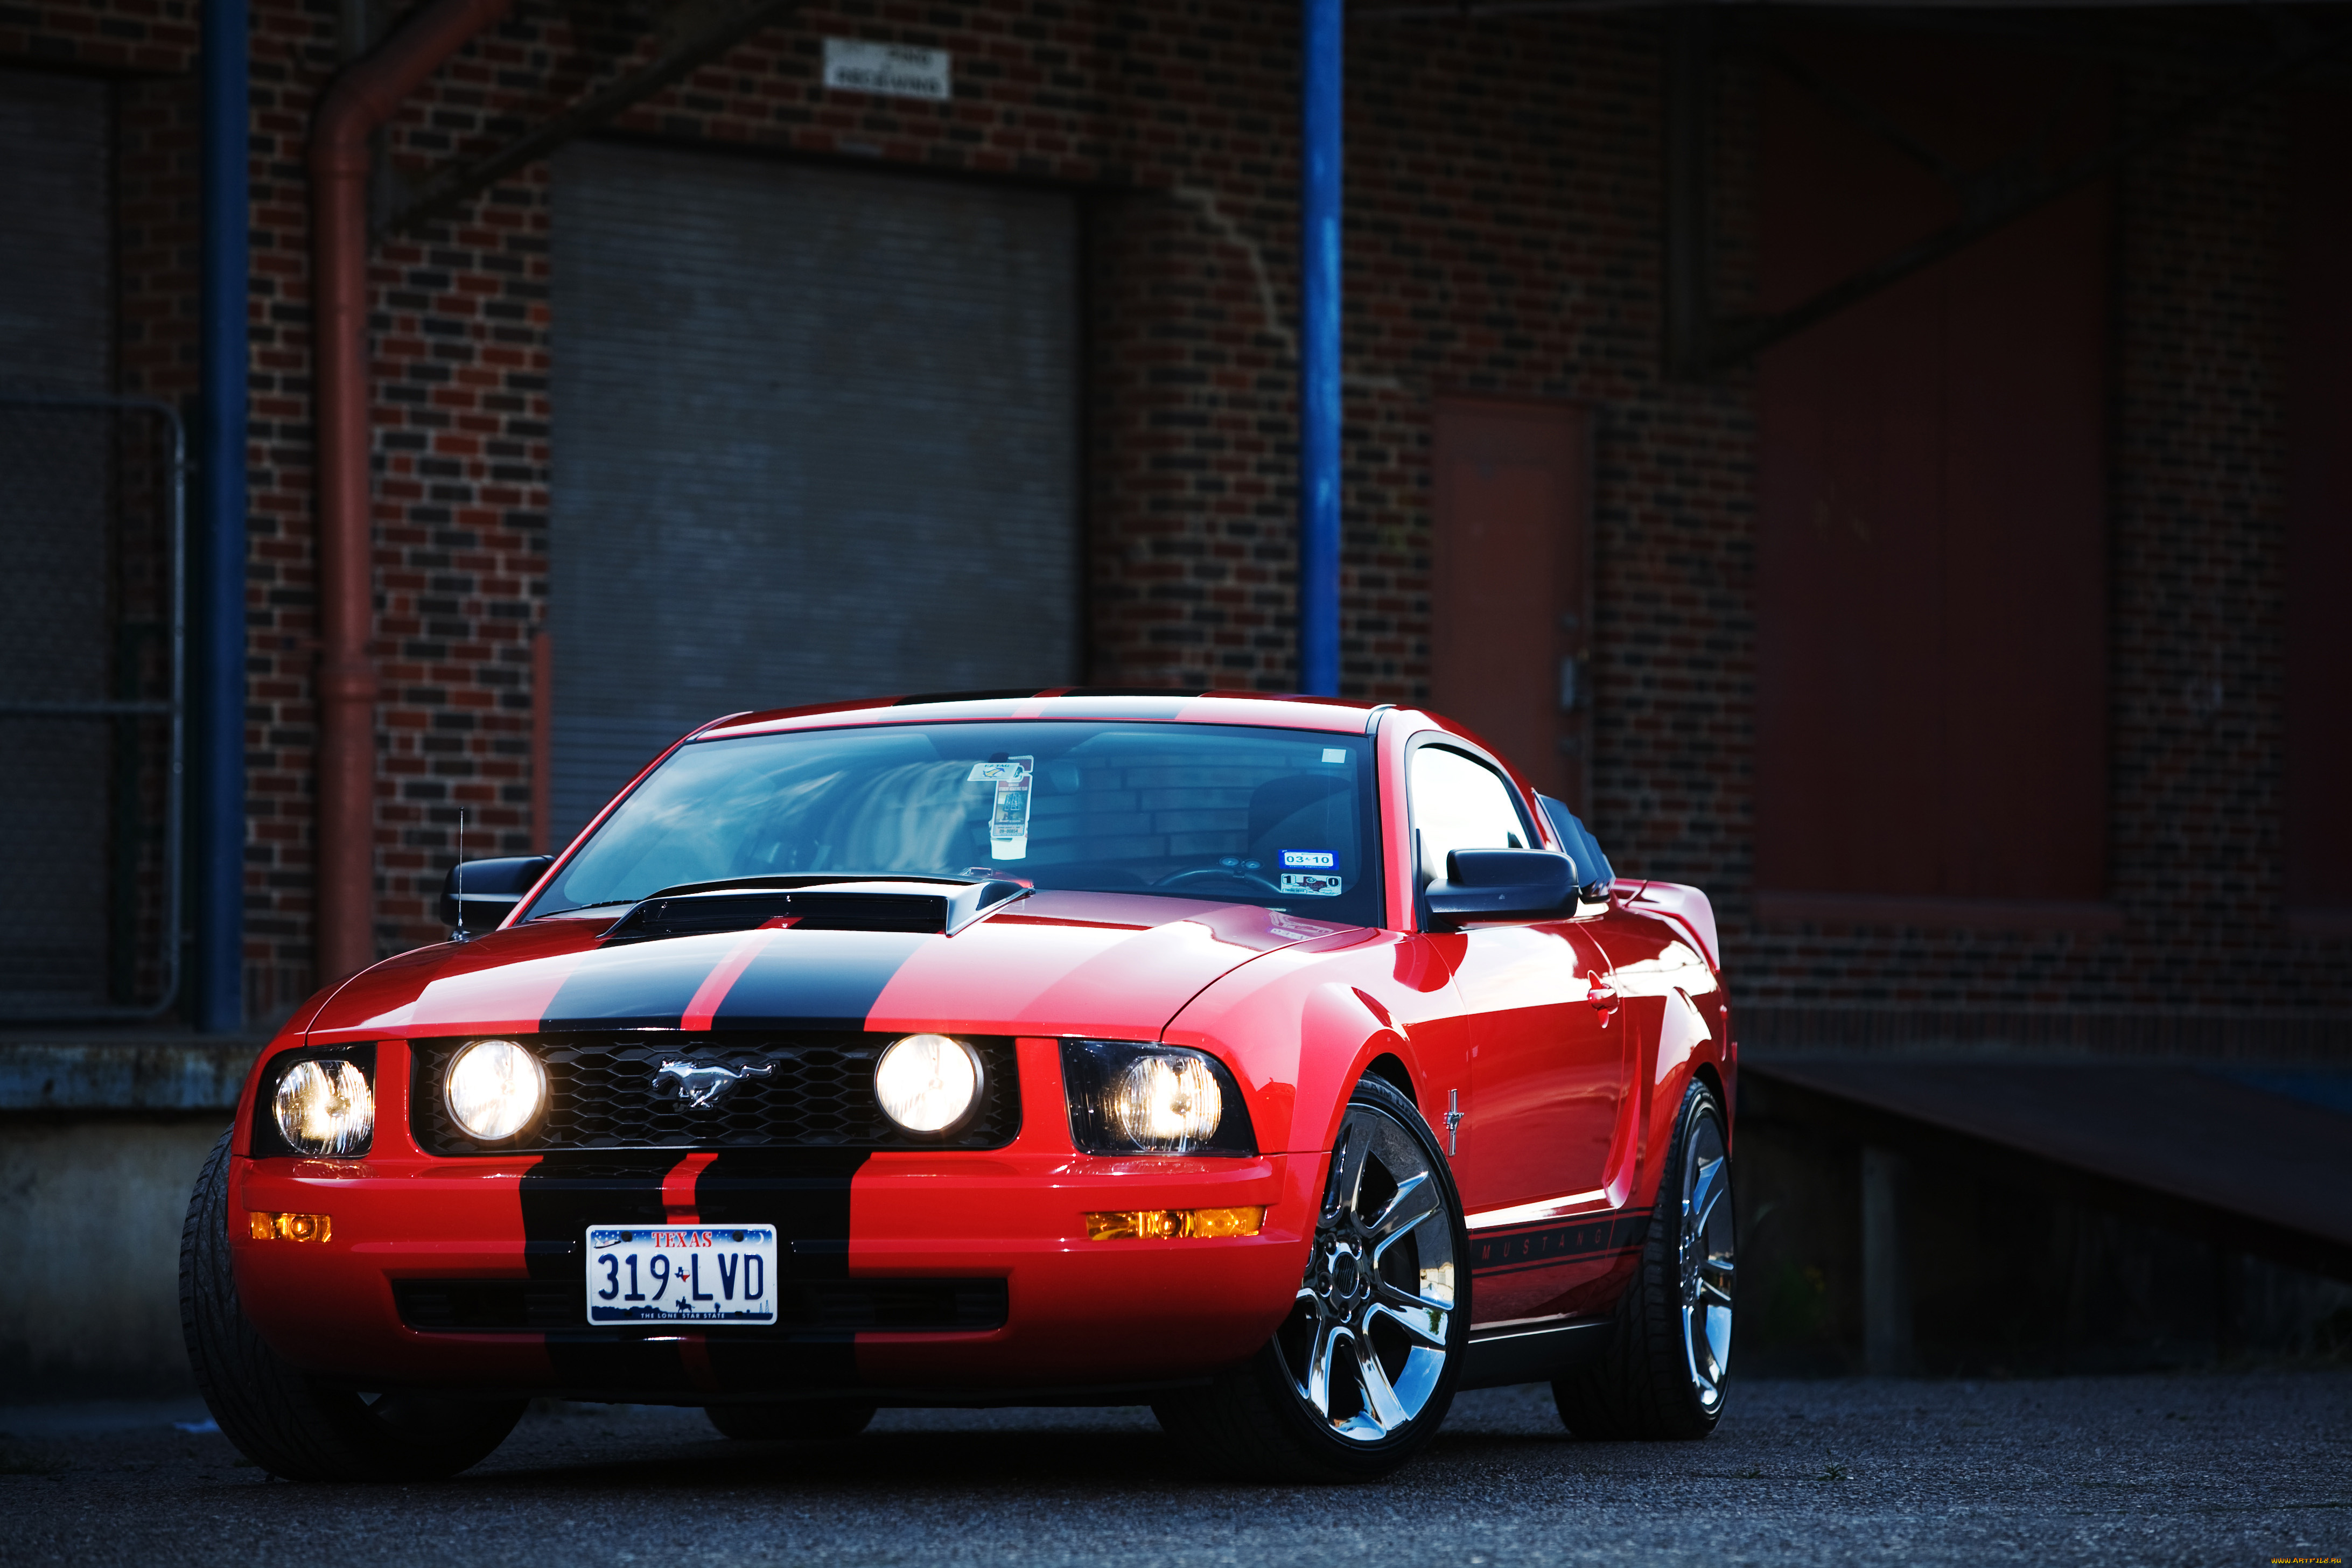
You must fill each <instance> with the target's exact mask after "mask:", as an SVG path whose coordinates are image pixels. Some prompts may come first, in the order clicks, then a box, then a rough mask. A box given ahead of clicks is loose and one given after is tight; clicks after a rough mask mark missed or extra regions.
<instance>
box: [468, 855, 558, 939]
mask: <svg viewBox="0 0 2352 1568" xmlns="http://www.w3.org/2000/svg"><path fill="white" fill-rule="evenodd" d="M554 864H555V857H554V856H552V855H513V856H509V857H508V858H505V859H503V860H467V861H462V862H460V863H459V864H457V865H455V866H452V867H450V868H449V874H448V876H446V877H445V878H443V879H442V881H441V923H442V924H443V925H445V926H449V927H452V928H454V929H455V930H457V931H460V932H465V931H494V930H496V929H497V927H498V923H499V921H502V920H504V919H506V918H507V916H508V914H509V913H510V912H511V911H512V910H513V909H514V907H515V906H516V905H517V904H519V903H520V902H522V896H523V895H524V894H525V893H528V892H530V889H531V884H532V883H534V882H536V881H538V880H539V879H540V878H541V877H543V876H545V875H546V874H547V868H549V867H550V866H552V865H554ZM461 884H462V885H463V887H464V889H465V896H464V898H463V899H460V898H459V897H458V888H459V886H460V885H461Z"/></svg>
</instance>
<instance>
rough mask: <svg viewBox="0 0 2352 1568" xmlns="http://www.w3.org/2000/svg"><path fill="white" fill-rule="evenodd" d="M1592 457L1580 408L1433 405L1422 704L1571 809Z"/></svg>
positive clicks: (1577, 780) (1458, 401) (1586, 724)
mask: <svg viewBox="0 0 2352 1568" xmlns="http://www.w3.org/2000/svg"><path fill="white" fill-rule="evenodd" d="M1433 464H1434V470H1435V480H1436V483H1435V490H1436V498H1435V505H1434V518H1433V533H1434V535H1435V540H1434V545H1433V552H1432V553H1433V557H1434V561H1433V578H1434V582H1433V591H1432V593H1431V595H1430V635H1429V705H1430V706H1431V707H1432V708H1433V709H1435V710H1437V711H1438V712H1440V713H1443V714H1444V715H1445V716H1446V717H1447V718H1449V719H1456V720H1459V721H1462V722H1463V723H1465V724H1467V725H1469V726H1470V728H1471V729H1473V730H1475V731H1477V732H1478V734H1479V735H1480V736H1481V737H1482V738H1484V739H1485V740H1486V742H1487V743H1488V744H1489V745H1491V746H1493V747H1494V748H1495V749H1496V750H1497V751H1499V752H1501V753H1502V754H1503V755H1504V757H1505V758H1507V760H1509V761H1510V762H1511V763H1514V764H1515V765H1517V767H1518V768H1519V769H1520V770H1521V771H1522V772H1523V773H1526V774H1527V775H1528V780H1529V781H1530V782H1531V783H1533V784H1535V786H1536V787H1537V788H1538V789H1539V790H1542V791H1543V792H1544V793H1545V794H1547V795H1557V796H1558V797H1559V798H1560V799H1561V800H1564V801H1566V802H1568V804H1569V805H1570V807H1571V808H1573V809H1574V810H1576V811H1577V812H1579V813H1584V812H1586V810H1587V806H1588V800H1587V781H1588V779H1589V777H1590V774H1591V749H1592V694H1591V667H1590V658H1589V654H1590V649H1591V627H1592V534H1591V511H1592V506H1591V497H1592V477H1591V475H1592V468H1591V413H1590V411H1589V410H1586V409H1582V408H1577V407H1571V406H1569V405H1562V404H1555V403H1503V402H1493V401H1488V400H1486V399H1483V398H1444V399H1441V400H1440V401H1439V403H1438V405H1437V432H1436V452H1435V456H1434V458H1433Z"/></svg>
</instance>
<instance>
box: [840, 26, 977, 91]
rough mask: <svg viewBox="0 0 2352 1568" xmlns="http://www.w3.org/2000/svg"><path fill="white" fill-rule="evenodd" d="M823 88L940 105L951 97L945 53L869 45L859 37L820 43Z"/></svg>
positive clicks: (897, 46)
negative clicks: (936, 102)
mask: <svg viewBox="0 0 2352 1568" xmlns="http://www.w3.org/2000/svg"><path fill="white" fill-rule="evenodd" d="M824 85H825V86H827V87H830V88H838V89H843V90H845V91H849V92H876V93H881V94H883V95H884V96H886V97H889V98H929V99H936V100H940V101H942V102H944V101H945V100H947V99H949V98H950V97H951V96H953V94H952V93H951V92H950V89H949V86H948V52H947V50H945V49H916V48H908V47H906V46H905V45H903V44H870V43H867V42H866V41H865V40H864V39H862V38H827V39H826V40H825V41H824Z"/></svg>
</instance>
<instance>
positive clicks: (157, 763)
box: [0, 391, 187, 1024]
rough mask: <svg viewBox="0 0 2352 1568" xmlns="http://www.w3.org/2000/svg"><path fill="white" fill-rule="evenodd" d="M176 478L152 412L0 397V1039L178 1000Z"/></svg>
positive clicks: (167, 439) (153, 408)
mask: <svg viewBox="0 0 2352 1568" xmlns="http://www.w3.org/2000/svg"><path fill="white" fill-rule="evenodd" d="M186 471H187V437H186V433H185V430H184V427H183V426H182V424H181V421H180V416H179V414H178V412H177V411H176V410H175V409H173V407H172V406H171V405H169V404H165V403H161V402H158V401H155V400H153V399H151V398H129V397H94V396H74V395H62V394H45V393H36V392H21V391H16V392H12V391H0V1023H8V1024H23V1023H64V1022H91V1023H96V1022H106V1021H121V1022H131V1021H134V1020H138V1019H143V1018H152V1017H154V1016H158V1015H160V1014H163V1013H166V1012H168V1011H170V1010H171V1008H172V1007H173V1005H174V1003H175V1002H176V1001H177V1000H178V997H179V992H180V977H181V948H182V942H183V932H182V931H181V929H180V926H181V909H182V885H183V881H184V866H183V863H182V861H183V851H184V845H183V837H184V823H183V816H184V795H185V789H184V783H185V768H186V761H185V748H186V731H187V722H186V697H187V676H186V644H187V626H186V618H187V609H186V604H187V590H186V578H187V539H186V533H187V529H186V516H185V507H186V501H185V495H186Z"/></svg>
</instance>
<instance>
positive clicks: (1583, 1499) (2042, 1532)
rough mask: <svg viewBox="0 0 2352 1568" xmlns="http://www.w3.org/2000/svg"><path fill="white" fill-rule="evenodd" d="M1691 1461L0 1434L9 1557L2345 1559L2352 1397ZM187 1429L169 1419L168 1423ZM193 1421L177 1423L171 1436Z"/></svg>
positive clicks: (2217, 1405)
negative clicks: (339, 1443)
mask: <svg viewBox="0 0 2352 1568" xmlns="http://www.w3.org/2000/svg"><path fill="white" fill-rule="evenodd" d="M1734 1392H1735V1399H1734V1402H1733V1405H1732V1407H1731V1409H1730V1411H1729V1413H1728V1414H1727V1415H1726V1416H1725V1418H1724V1421H1723V1424H1722V1426H1720V1427H1719V1428H1718V1429H1717V1433H1716V1435H1715V1436H1714V1437H1712V1438H1711V1439H1709V1440H1707V1441H1706V1442H1704V1443H1673V1444H1606V1443H1584V1442H1579V1441H1576V1440H1574V1439H1573V1438H1571V1437H1570V1436H1568V1435H1567V1434H1566V1433H1564V1432H1563V1431H1561V1429H1560V1428H1559V1423H1558V1421H1557V1420H1556V1419H1555V1418H1554V1416H1553V1415H1552V1412H1551V1404H1550V1399H1549V1394H1547V1393H1546V1392H1545V1391H1543V1390H1540V1389H1535V1388H1524V1389H1498V1390H1490V1391H1486V1392H1483V1393H1479V1394H1467V1395H1465V1396H1464V1397H1463V1398H1462V1399H1461V1400H1460V1401H1459V1402H1457V1404H1456V1405H1455V1408H1454V1416H1453V1418H1452V1419H1451V1420H1450V1421H1449V1422H1448V1423H1447V1425H1446V1428H1445V1430H1444V1433H1443V1434H1441V1436H1440V1437H1439V1439H1438V1441H1437V1443H1436V1444H1435V1445H1434V1447H1433V1449H1432V1450H1431V1451H1430V1452H1429V1453H1428V1454H1427V1455H1426V1456H1425V1457H1424V1458H1422V1459H1421V1460H1420V1461H1418V1462H1417V1463H1415V1464H1414V1465H1412V1466H1411V1467H1410V1468H1407V1469H1405V1470H1404V1471H1402V1473H1400V1474H1399V1475H1397V1476H1396V1477H1394V1478H1392V1479H1390V1480H1387V1481H1384V1482H1381V1483H1379V1484H1376V1485H1370V1486H1360V1487H1343V1488H1341V1487H1333V1488H1320V1487H1318V1488H1300V1487H1263V1488H1259V1487H1244V1486H1235V1485H1232V1484H1228V1483H1223V1482H1216V1481H1210V1480H1204V1479H1200V1478H1198V1477H1196V1476H1194V1475H1192V1474H1191V1473H1190V1472H1189V1471H1188V1470H1187V1469H1186V1468H1185V1467H1184V1465H1183V1462H1182V1460H1181V1458H1180V1456H1179V1455H1178V1453H1177V1452H1176V1450H1175V1449H1174V1447H1172V1446H1171V1444H1170V1443H1169V1442H1168V1441H1167V1440H1166V1439H1165V1438H1164V1437H1163V1436H1161V1435H1160V1430H1159V1428H1158V1426H1156V1425H1155V1424H1154V1423H1153V1421H1152V1419H1151V1416H1150V1413H1149V1412H1148V1411H1144V1410H1138V1409H1121V1410H1015V1411H994V1412H956V1411H886V1412H884V1413H883V1414H882V1415H881V1416H880V1417H879V1418H878V1419H877V1422H876V1423H875V1426H873V1428H872V1429H871V1430H869V1431H868V1432H867V1434H866V1436H861V1437H858V1438H856V1439H854V1440H852V1441H850V1442H847V1443H843V1444H837V1445H830V1446H824V1447H807V1446H801V1445H793V1444H782V1443H776V1444H740V1443H730V1442H728V1441H726V1440H724V1439H722V1438H720V1437H719V1436H718V1435H717V1434H716V1433H715V1432H713V1431H712V1430H711V1429H710V1427H709V1425H708V1424H707V1423H706V1422H705V1421H704V1419H703V1417H702V1415H701V1413H700V1412H699V1411H694V1410H669V1409H661V1408H655V1407H648V1406H625V1405H562V1406H555V1407H552V1408H550V1409H546V1410H539V1411H534V1412H533V1413H532V1414H531V1415H530V1416H529V1417H527V1418H526V1419H525V1421H524V1423H523V1425H522V1426H520V1428H519V1429H518V1430H517V1431H516V1433H515V1435H514V1436H512V1437H511V1438H509V1440H508V1441H507V1443H506V1445H505V1447H502V1448H500V1449H499V1452H498V1453H497V1454H495V1455H494V1456H492V1457H491V1458H490V1459H488V1461H487V1462H485V1463H484V1464H483V1465H481V1466H480V1467H478V1468H476V1469H474V1470H472V1471H470V1472H468V1473H467V1474H466V1475H464V1476H461V1477H459V1478H457V1479H455V1480H452V1481H447V1482H443V1483H439V1484H435V1485H419V1486H396V1487H380V1488H379V1487H343V1486H336V1487H312V1486H295V1485H291V1484H289V1483H287V1482H283V1481H273V1480H270V1479H267V1478H266V1477H264V1476H263V1475H262V1474H261V1473H260V1472H259V1471H257V1470H256V1469H254V1468H252V1467H250V1466H249V1465H247V1464H245V1463H244V1462H243V1461H242V1460H241V1459H240V1458H238V1456H237V1454H236V1451H235V1450H234V1449H233V1448H232V1447H230V1446H229V1445H228V1443H227V1442H226V1441H225V1440H224V1439H223V1438H221V1437H220V1436H218V1435H217V1434H216V1433H215V1432H212V1431H209V1430H205V1429H204V1427H205V1418H204V1413H203V1411H202V1408H201V1407H200V1406H194V1405H189V1406H182V1407H168V1406H160V1405H145V1406H140V1405H124V1406H72V1407H62V1406H60V1407H48V1408H37V1407H20V1408H16V1409H5V1408H0V1433H5V1434H6V1436H5V1437H0V1563H139V1564H142V1565H152V1564H159V1563H173V1564H177V1563H233V1564H236V1568H272V1565H276V1564H289V1565H292V1564H299V1565H300V1568H360V1565H362V1564H371V1563H397V1564H401V1565H403V1568H414V1565H415V1564H416V1563H443V1562H446V1563H499V1564H504V1563H515V1564H534V1565H535V1564H547V1565H550V1568H581V1565H586V1564H596V1565H602V1564H608V1563H644V1564H647V1565H648V1568H652V1565H656V1564H658V1565H662V1568H699V1565H701V1564H732V1563H823V1564H843V1565H864V1564H925V1565H928V1564H934V1563H950V1564H965V1563H971V1564H989V1565H991V1568H997V1565H1002V1568H1024V1565H1026V1564H1032V1563H1038V1564H1062V1563H1118V1564H1122V1565H1125V1564H1134V1565H1137V1568H1143V1565H1156V1564H1171V1565H1177V1564H1181V1565H1184V1568H1196V1565H1197V1568H1211V1565H1218V1568H1223V1565H1225V1564H1238V1565H1255V1564H1259V1563H1268V1564H1293V1563H1299V1564H1307V1563H1313V1564H1322V1563H1349V1564H1351V1565H1352V1564H1372V1565H1379V1568H1390V1565H1412V1568H1419V1565H1422V1564H1465V1565H1470V1568H1485V1565H1487V1564H1493V1565H1495V1568H1508V1565H1513V1564H1520V1563H1527V1564H1549V1563H1711V1564H1712V1563H1775V1564H1777V1563H1968V1564H1980V1563H2037V1564H2074V1563H2086V1564H2087V1563H2097V1564H2100V1565H2102V1568H2105V1565H2108V1564H2135V1563H2161V1564H2173V1563H2193V1564H2209V1563H2210V1564H2229V1565H2231V1568H2239V1565H2247V1568H2252V1565H2256V1564H2263V1565H2267V1564H2273V1563H2282V1562H2286V1563H2314V1562H2315V1563H2342V1562H2344V1560H2345V1559H2346V1558H2347V1556H2352V1372H2347V1371H2341V1370H2318V1371H2304V1372H2276V1371H2272V1372H2255V1373H2203V1374H2179V1375H2158V1376H2136V1377H2109V1378H2081V1379H2060V1380H2053V1381H2046V1382H2015V1383H1974V1384H1971V1383H1928V1382H1901V1381H1879V1382H1862V1381H1854V1382H1802V1383H1796V1382H1790V1383H1749V1384H1738V1385H1736V1387H1735V1391H1734ZM175 1421H176V1422H178V1423H180V1424H181V1425H180V1426H174V1425H173V1422H175ZM187 1427H193V1428H196V1429H195V1430H187V1429H184V1428H187Z"/></svg>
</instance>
